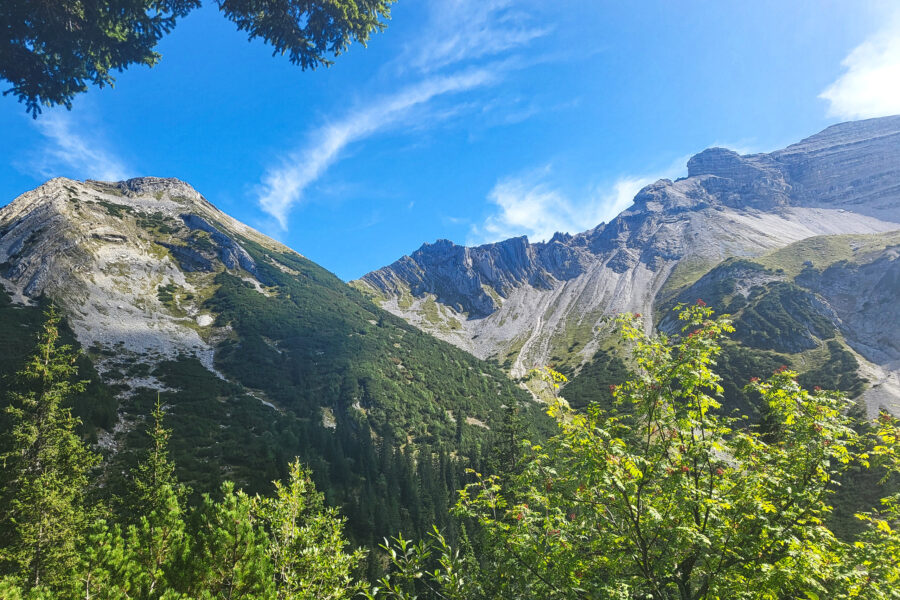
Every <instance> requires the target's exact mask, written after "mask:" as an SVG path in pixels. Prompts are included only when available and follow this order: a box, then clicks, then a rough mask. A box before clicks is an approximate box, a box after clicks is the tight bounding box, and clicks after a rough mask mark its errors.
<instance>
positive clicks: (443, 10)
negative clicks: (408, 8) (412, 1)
mask: <svg viewBox="0 0 900 600" xmlns="http://www.w3.org/2000/svg"><path fill="white" fill-rule="evenodd" d="M429 9H430V15H429V19H428V24H427V25H426V26H425V33H424V34H423V36H422V37H421V38H420V39H419V40H418V42H417V43H415V44H412V45H410V46H409V47H408V49H407V52H406V55H405V60H404V62H405V63H408V64H411V65H412V66H413V67H414V68H416V69H419V70H420V71H423V72H430V71H435V70H438V69H441V68H444V67H447V66H450V65H453V64H455V63H459V62H463V61H467V60H474V59H478V58H483V57H486V56H494V55H497V54H500V53H503V52H506V51H508V50H512V49H514V48H518V47H520V46H524V45H526V44H528V43H529V42H531V41H532V40H534V39H536V38H539V37H543V36H544V35H546V34H547V33H548V32H549V29H548V28H545V27H535V26H532V25H531V24H530V21H531V19H530V18H529V16H528V15H527V14H526V13H525V12H523V11H521V10H520V9H518V8H516V7H514V3H513V2H512V0H433V1H432V2H431V3H430V5H429Z"/></svg>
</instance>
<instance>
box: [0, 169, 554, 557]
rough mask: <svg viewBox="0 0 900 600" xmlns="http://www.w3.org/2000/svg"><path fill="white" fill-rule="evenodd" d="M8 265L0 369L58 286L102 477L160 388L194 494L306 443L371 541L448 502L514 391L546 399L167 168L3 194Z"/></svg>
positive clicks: (426, 522)
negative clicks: (225, 208) (102, 458)
mask: <svg viewBox="0 0 900 600" xmlns="http://www.w3.org/2000/svg"><path fill="white" fill-rule="evenodd" d="M0 282H2V284H3V291H2V293H0V296H2V297H0V323H2V324H3V330H4V334H5V335H4V340H3V343H2V348H0V352H2V354H3V356H2V357H0V372H2V374H3V375H4V376H5V378H6V379H8V380H9V381H10V382H11V381H12V380H11V379H10V378H11V377H12V373H13V372H14V371H15V370H16V369H18V368H21V364H22V362H23V361H24V359H25V357H26V356H27V353H28V352H30V351H31V344H32V341H33V337H34V331H35V330H36V328H37V327H38V326H39V324H40V322H41V308H42V306H44V305H47V304H51V303H52V304H54V305H56V306H57V307H58V308H59V309H60V310H61V312H62V314H63V315H64V316H65V320H66V324H67V327H68V329H69V332H68V333H69V335H68V337H69V339H70V341H71V342H72V343H74V344H77V345H78V346H79V347H80V348H81V349H82V350H83V351H84V357H85V358H84V363H85V364H84V365H83V367H84V368H83V369H82V376H84V377H86V378H88V379H90V381H91V388H90V389H89V390H88V392H86V393H85V394H82V395H81V396H80V397H79V398H76V402H75V404H76V407H75V408H76V412H77V413H78V414H79V416H80V417H81V418H82V420H83V422H84V425H85V433H86V435H88V436H89V437H91V438H92V439H93V440H94V441H95V442H96V444H97V445H98V446H99V447H100V448H102V449H104V450H105V454H106V457H107V462H108V464H110V465H112V468H109V469H107V470H106V473H107V474H108V476H110V477H111V478H112V479H111V481H110V484H109V485H110V486H111V487H114V486H115V485H117V482H116V477H117V476H116V473H122V472H127V469H126V467H127V466H128V465H129V464H133V462H134V458H133V457H134V455H135V453H136V452H137V451H138V450H139V449H140V448H142V447H143V446H144V445H145V444H146V443H147V437H146V434H145V433H144V432H145V430H146V419H147V418H148V415H149V414H150V409H151V407H152V405H153V403H154V402H155V401H156V398H157V397H159V398H160V399H161V401H162V402H163V403H164V406H165V410H166V414H167V418H168V419H169V421H170V423H171V426H172V428H173V437H172V450H173V455H174V457H175V462H176V464H177V465H178V467H179V476H180V477H181V479H182V480H183V481H186V482H188V483H189V484H190V485H191V486H192V487H193V488H194V490H195V492H196V493H200V492H204V491H210V490H215V489H216V488H217V487H218V485H219V483H220V482H221V480H223V479H225V478H230V479H232V480H236V481H238V482H239V483H240V484H241V485H242V486H244V487H245V488H247V489H248V490H262V489H266V488H267V487H268V486H269V485H270V482H271V481H273V480H275V479H278V478H282V477H284V475H285V471H284V470H285V469H286V468H287V464H288V461H289V460H290V459H291V458H292V457H294V456H299V457H300V458H301V459H302V460H303V461H304V462H305V463H307V464H309V465H310V466H311V467H312V468H313V471H314V473H315V474H316V477H317V478H318V481H317V483H318V485H319V487H320V489H323V490H325V492H326V495H327V497H328V500H329V502H330V503H332V504H333V505H342V506H344V507H345V510H346V513H347V514H349V515H351V520H352V523H353V524H354V527H355V529H354V530H353V533H354V535H355V537H356V538H357V539H358V541H360V542H363V543H367V544H369V545H371V546H373V547H374V545H375V541H376V540H379V539H381V536H384V535H388V534H390V533H392V532H396V531H400V530H404V529H406V530H410V529H409V528H411V530H413V531H415V527H416V526H418V525H420V524H421V526H422V527H423V528H424V527H427V526H430V524H431V523H432V522H441V521H442V520H446V519H447V518H448V517H447V510H446V504H447V502H448V501H449V500H450V498H451V496H452V491H453V490H454V489H456V486H457V482H458V481H459V477H462V476H463V473H464V469H465V468H467V467H479V466H480V465H481V464H482V460H483V459H484V458H485V457H486V456H487V455H488V454H489V448H490V445H491V439H492V438H491V434H492V431H491V428H492V427H494V426H495V425H496V424H498V423H500V422H501V421H502V419H503V418H504V415H505V414H506V407H508V406H514V405H516V404H521V405H522V412H523V414H524V415H531V417H529V419H530V420H532V421H535V420H539V418H540V416H541V415H540V413H541V411H540V409H539V407H537V406H535V405H533V403H531V402H529V401H528V400H527V395H526V394H525V393H524V392H523V391H522V390H520V389H519V388H517V387H516V386H515V385H514V384H513V382H512V381H511V380H510V379H509V378H508V377H507V376H506V375H505V374H504V373H503V372H502V371H501V370H500V369H499V368H497V367H496V366H495V365H493V364H491V363H489V362H485V361H482V360H479V359H477V358H475V357H473V356H472V355H470V354H468V353H466V352H464V351H462V350H459V349H457V348H455V347H453V346H451V345H450V344H447V343H445V342H442V341H440V340H437V339H435V338H433V337H432V336H430V335H428V334H426V333H423V332H421V331H419V330H418V329H416V328H414V327H412V326H410V325H408V324H407V323H406V322H404V321H402V320H401V319H399V318H397V317H395V316H393V315H391V314H390V313H388V312H386V311H384V310H382V309H380V308H378V307H377V306H376V305H375V304H373V303H372V302H371V301H370V300H369V299H367V298H365V297H364V296H363V295H362V294H360V293H359V292H358V291H357V290H355V289H353V288H352V287H350V286H348V285H347V284H345V283H343V282H342V281H340V280H339V279H338V278H337V277H335V276H334V275H332V274H331V273H329V272H328V271H326V270H325V269H323V268H322V267H320V266H318V265H316V264H314V263H313V262H311V261H309V260H307V259H306V258H304V257H303V256H301V255H300V254H298V253H296V252H294V251H292V250H290V249H288V248H286V247H285V246H283V245H281V244H279V243H277V242H275V241H273V240H271V239H269V238H267V237H265V236H263V235H261V234H259V233H257V232H255V231H253V230H252V229H250V228H249V227H247V226H245V225H243V224H241V223H239V222H237V221H235V220H234V219H232V218H230V217H228V216H227V215H225V214H224V213H222V212H221V211H219V210H218V209H216V208H215V207H214V206H213V205H212V204H211V203H210V202H209V201H207V200H206V199H205V198H204V197H203V196H201V195H200V194H199V193H198V192H197V191H196V190H194V189H193V188H192V187H190V186H189V185H188V184H186V183H184V182H181V181H178V180H174V179H160V178H152V177H145V178H138V179H130V180H128V181H123V182H117V183H108V182H98V181H85V182H78V181H73V180H69V179H63V178H59V179H53V180H51V181H49V182H47V183H46V184H44V185H42V186H40V187H39V188H37V189H35V190H33V191H31V192H28V193H25V194H23V195H22V196H20V197H18V198H16V199H15V200H14V201H13V202H11V203H10V204H9V205H7V206H5V207H3V208H2V209H0ZM451 455H452V456H453V457H454V458H453V460H450V456H451ZM426 457H428V458H430V459H431V460H426ZM436 520H437V521H436Z"/></svg>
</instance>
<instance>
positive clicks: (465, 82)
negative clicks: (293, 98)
mask: <svg viewBox="0 0 900 600" xmlns="http://www.w3.org/2000/svg"><path fill="white" fill-rule="evenodd" d="M493 78H494V76H493V75H492V73H491V72H490V71H489V70H486V69H474V70H469V71H465V72H462V73H457V74H453V75H446V76H439V77H431V78H428V79H425V80H423V81H420V82H418V83H416V84H413V85H409V86H407V87H406V88H404V89H402V90H400V91H399V92H397V93H395V94H390V95H387V96H384V97H382V98H381V99H380V100H377V101H375V102H374V103H369V104H367V105H365V106H364V107H361V108H359V109H357V110H355V111H351V112H350V113H348V114H347V115H346V116H345V117H344V118H343V119H340V120H339V121H336V122H334V123H331V124H329V125H326V126H325V127H323V128H321V129H319V130H317V131H315V132H314V133H313V134H312V135H311V136H310V139H309V141H308V142H307V143H306V144H305V145H303V146H302V147H301V148H299V149H298V150H296V151H294V152H292V153H291V154H290V155H289V156H288V157H287V159H285V160H284V161H282V162H281V164H279V165H277V166H274V167H270V168H269V169H268V170H267V171H266V173H265V174H264V175H263V177H262V183H261V185H260V186H259V188H258V190H257V194H258V202H259V205H260V207H261V208H262V209H263V210H264V211H266V212H267V213H268V214H270V215H271V216H273V217H274V218H275V219H276V220H277V221H278V223H279V224H280V225H281V227H282V229H286V228H287V217H288V213H289V212H290V210H291V208H292V207H293V206H294V205H296V204H297V203H298V202H300V201H301V200H302V199H303V193H304V191H305V190H306V188H307V187H308V186H309V185H310V184H311V183H312V182H314V181H315V180H317V179H318V178H319V177H320V176H321V175H322V174H323V173H324V172H325V171H326V170H327V169H328V167H330V166H331V165H333V164H334V163H335V162H336V161H337V160H338V159H339V158H340V157H341V153H342V152H343V151H344V149H345V148H346V147H347V146H348V145H350V144H352V143H354V142H359V141H361V140H363V139H365V138H368V137H370V136H372V135H375V134H376V133H378V132H381V131H384V130H386V129H389V128H391V127H393V126H395V125H396V124H397V123H399V122H401V121H402V120H403V119H404V118H405V117H406V116H407V115H408V114H409V112H410V111H411V110H413V109H414V108H416V107H417V106H420V105H422V104H425V103H427V102H429V101H430V100H432V99H433V98H436V97H438V96H443V95H447V94H453V93H458V92H462V91H466V90H471V89H473V88H476V87H480V86H484V85H487V84H489V83H491V81H493Z"/></svg>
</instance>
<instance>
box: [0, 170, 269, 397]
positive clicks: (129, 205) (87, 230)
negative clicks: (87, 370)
mask: <svg viewBox="0 0 900 600" xmlns="http://www.w3.org/2000/svg"><path fill="white" fill-rule="evenodd" d="M197 230H201V231H202V232H204V233H203V235H202V236H198V235H196V234H197V233H198V231H197ZM238 236H242V239H249V240H251V241H253V242H255V243H258V244H260V245H262V246H263V247H274V246H278V247H279V248H280V249H281V250H284V247H283V246H280V245H277V244H275V242H273V241H272V240H269V239H268V238H266V237H265V236H262V235H261V234H259V233H257V232H254V231H253V230H251V229H250V228H248V227H247V226H245V225H243V224H241V223H239V222H237V221H235V220H234V219H232V218H231V217H229V216H227V215H225V214H224V213H222V212H221V211H219V210H218V209H216V208H215V207H214V206H213V205H212V204H210V203H209V202H208V201H206V200H205V199H204V198H203V196H201V195H200V194H199V193H198V192H197V191H196V190H194V189H193V188H192V187H191V186H189V185H188V184H186V183H184V182H182V181H179V180H177V179H162V178H156V177H142V178H137V179H130V180H128V181H122V182H114V183H109V182H96V181H87V182H80V181H73V180H70V179H64V178H57V179H53V180H51V181H49V182H47V183H45V184H44V185H42V186H40V187H39V188H37V189H35V190H32V191H30V192H27V193H25V194H23V195H21V196H20V197H18V198H16V199H15V200H14V201H13V202H11V203H10V204H8V205H6V206H4V207H2V208H0V263H2V264H4V268H3V270H2V271H0V285H2V286H3V287H4V288H5V289H6V291H7V292H8V293H9V294H10V295H11V297H12V299H13V300H14V301H15V302H18V303H23V304H24V303H30V302H33V301H34V300H35V299H37V298H38V297H40V296H41V295H46V296H47V297H50V298H52V299H53V301H54V302H55V303H56V304H57V305H59V306H60V307H61V308H62V309H63V310H64V311H65V313H66V315H67V317H68V320H69V323H70V324H71V326H72V328H73V330H74V332H75V334H76V336H77V337H78V340H79V342H80V343H81V344H82V346H83V347H85V348H89V347H92V346H97V347H100V348H105V349H107V350H110V351H112V352H110V354H111V355H112V354H114V355H116V356H118V357H120V358H121V356H123V355H129V356H131V357H132V358H133V360H135V361H138V362H140V361H142V360H150V359H149V358H148V357H151V356H155V357H170V358H174V357H175V356H178V355H180V354H186V355H188V356H196V357H197V358H198V359H199V360H200V361H201V362H202V363H203V364H204V365H206V366H207V367H208V368H210V369H212V363H213V348H212V345H211V344H210V339H211V337H210V336H213V337H214V335H215V332H214V329H215V328H214V327H213V325H212V317H211V316H210V315H208V314H206V309H205V308H204V307H203V305H202V298H203V293H204V290H208V289H209V288H210V286H212V285H214V278H215V276H216V273H217V272H220V271H222V270H229V271H230V272H232V273H233V274H235V275H237V276H239V277H241V278H242V279H244V280H245V281H248V282H249V283H251V284H253V286H254V287H255V288H256V289H257V291H259V292H260V293H264V292H265V290H264V289H263V287H262V286H264V285H266V282H265V281H264V278H261V276H260V273H259V269H258V266H257V265H256V264H255V263H254V261H253V260H252V258H251V257H250V255H249V254H248V253H247V252H246V251H245V250H244V248H243V247H241V245H240V244H239V243H237V242H236V241H235V239H237V237H238ZM167 290H168V291H167ZM161 292H163V293H161ZM201 323H202V324H201ZM198 324H201V325H200V327H198ZM98 366H99V367H100V369H101V370H102V369H103V364H102V360H101V364H99V365H98ZM142 383H143V384H149V385H156V384H157V383H158V382H157V383H154V382H152V381H144V382H142Z"/></svg>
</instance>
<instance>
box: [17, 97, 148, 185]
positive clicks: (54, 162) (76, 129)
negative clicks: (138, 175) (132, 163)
mask: <svg viewBox="0 0 900 600" xmlns="http://www.w3.org/2000/svg"><path fill="white" fill-rule="evenodd" d="M33 123H34V126H35V128H37V130H38V131H39V132H40V134H41V135H42V136H43V138H44V141H45V143H44V144H43V145H42V146H41V147H40V148H38V149H37V150H36V151H35V152H34V153H33V154H32V155H31V156H30V157H29V158H28V159H26V160H25V161H24V162H21V163H19V165H18V168H19V169H20V170H22V171H24V172H27V173H30V174H33V175H36V176H38V177H42V178H51V177H58V176H61V175H63V176H69V177H73V178H77V179H99V180H103V181H119V180H121V179H126V178H127V177H128V176H129V175H130V174H131V170H130V169H129V167H128V166H127V165H126V164H125V162H124V161H123V160H122V159H121V158H120V157H118V156H117V155H116V153H115V152H114V151H113V150H112V149H110V148H109V145H108V143H107V142H106V140H104V139H103V138H102V136H101V135H98V133H97V129H96V128H92V127H90V126H88V125H85V124H84V123H82V122H79V121H77V120H76V119H75V117H74V116H73V115H72V113H70V112H68V111H65V112H64V111H62V110H56V111H44V113H43V114H42V115H41V116H40V117H39V118H38V119H36V120H35V121H34V122H33ZM92 129H93V130H92Z"/></svg>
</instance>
